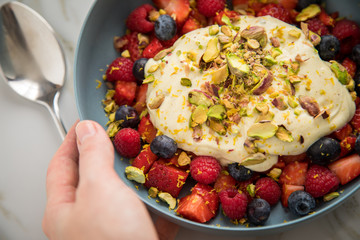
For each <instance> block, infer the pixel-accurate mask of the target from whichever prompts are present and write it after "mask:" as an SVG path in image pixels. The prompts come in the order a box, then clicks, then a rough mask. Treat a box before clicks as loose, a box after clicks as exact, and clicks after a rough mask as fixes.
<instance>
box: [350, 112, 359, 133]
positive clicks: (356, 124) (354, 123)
mask: <svg viewBox="0 0 360 240" xmlns="http://www.w3.org/2000/svg"><path fill="white" fill-rule="evenodd" d="M350 124H351V126H352V127H353V129H354V130H355V131H356V132H360V108H359V107H358V108H356V110H355V114H354V116H353V118H352V119H351V121H350Z"/></svg>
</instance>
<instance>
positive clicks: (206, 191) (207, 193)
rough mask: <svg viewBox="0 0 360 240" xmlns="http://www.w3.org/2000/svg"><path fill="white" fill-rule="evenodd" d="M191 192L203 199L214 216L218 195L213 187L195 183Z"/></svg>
mask: <svg viewBox="0 0 360 240" xmlns="http://www.w3.org/2000/svg"><path fill="white" fill-rule="evenodd" d="M191 192H192V193H197V194H198V195H200V196H201V197H202V198H203V199H204V201H205V204H206V205H207V206H208V208H209V209H210V211H211V212H212V213H213V214H214V216H215V214H216V211H217V210H218V208H219V196H218V194H217V193H216V191H215V189H214V188H213V187H211V186H209V185H205V184H202V183H197V184H196V185H195V186H194V187H193V189H192V190H191Z"/></svg>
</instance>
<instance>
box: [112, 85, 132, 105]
mask: <svg viewBox="0 0 360 240" xmlns="http://www.w3.org/2000/svg"><path fill="white" fill-rule="evenodd" d="M136 87H137V85H136V83H135V82H124V81H116V83H115V94H114V100H115V102H116V104H117V105H132V103H133V101H134V99H135V94H136Z"/></svg>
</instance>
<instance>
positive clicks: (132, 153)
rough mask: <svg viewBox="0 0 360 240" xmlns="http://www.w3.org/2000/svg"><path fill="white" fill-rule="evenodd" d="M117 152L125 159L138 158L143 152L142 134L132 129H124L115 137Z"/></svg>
mask: <svg viewBox="0 0 360 240" xmlns="http://www.w3.org/2000/svg"><path fill="white" fill-rule="evenodd" d="M114 146H115V149H116V151H117V152H118V153H119V154H120V155H121V156H123V157H126V158H133V157H136V156H137V155H138V154H139V152H140V150H141V141H140V134H139V132H138V131H136V130H134V129H132V128H123V129H121V130H120V131H118V132H117V133H116V135H115V137H114Z"/></svg>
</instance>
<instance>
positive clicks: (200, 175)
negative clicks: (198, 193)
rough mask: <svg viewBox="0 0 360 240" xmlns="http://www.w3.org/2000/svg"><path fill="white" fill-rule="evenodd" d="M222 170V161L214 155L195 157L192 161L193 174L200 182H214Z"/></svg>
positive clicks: (191, 169) (191, 170)
mask: <svg viewBox="0 0 360 240" xmlns="http://www.w3.org/2000/svg"><path fill="white" fill-rule="evenodd" d="M220 171H221V166H220V163H219V162H218V160H216V159H215V158H213V157H209V156H199V157H195V158H194V159H193V160H192V161H191V163H190V173H191V176H192V177H193V178H194V179H195V180H196V181H198V182H199V183H204V184H210V183H214V182H215V180H216V178H217V177H218V176H219V174H220Z"/></svg>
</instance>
